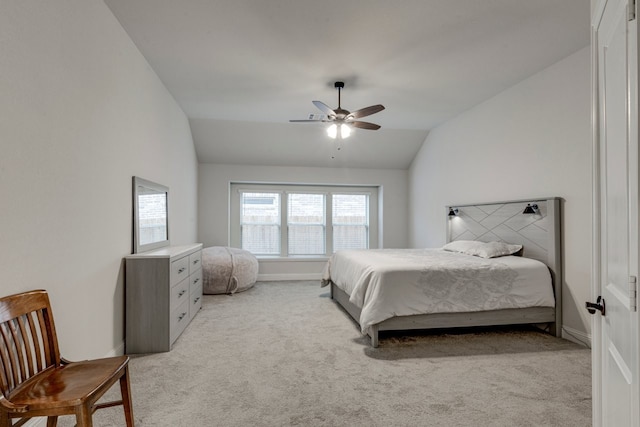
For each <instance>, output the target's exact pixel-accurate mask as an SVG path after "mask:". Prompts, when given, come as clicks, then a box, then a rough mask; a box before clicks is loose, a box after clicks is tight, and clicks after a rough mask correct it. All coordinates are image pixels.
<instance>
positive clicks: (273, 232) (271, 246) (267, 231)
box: [240, 192, 280, 255]
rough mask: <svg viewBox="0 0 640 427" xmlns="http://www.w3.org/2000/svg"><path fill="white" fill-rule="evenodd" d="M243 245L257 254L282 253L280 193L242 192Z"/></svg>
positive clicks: (241, 229)
mask: <svg viewBox="0 0 640 427" xmlns="http://www.w3.org/2000/svg"><path fill="white" fill-rule="evenodd" d="M240 197H241V202H240V206H241V211H240V235H241V241H242V244H241V247H242V248H244V249H246V250H248V251H250V252H252V253H254V254H255V255H278V254H280V193H252V192H243V193H241V196H240Z"/></svg>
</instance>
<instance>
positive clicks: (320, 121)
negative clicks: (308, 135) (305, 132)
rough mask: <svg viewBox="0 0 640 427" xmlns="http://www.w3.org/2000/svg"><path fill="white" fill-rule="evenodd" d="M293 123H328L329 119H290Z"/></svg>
mask: <svg viewBox="0 0 640 427" xmlns="http://www.w3.org/2000/svg"><path fill="white" fill-rule="evenodd" d="M289 121H290V122H292V123H326V122H328V121H329V120H289Z"/></svg>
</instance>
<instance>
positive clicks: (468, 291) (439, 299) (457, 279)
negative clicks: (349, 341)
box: [322, 249, 555, 333]
mask: <svg viewBox="0 0 640 427" xmlns="http://www.w3.org/2000/svg"><path fill="white" fill-rule="evenodd" d="M329 282H333V283H335V284H336V286H338V287H339V288H340V289H342V290H344V291H345V292H346V293H347V294H348V295H349V296H350V298H349V301H351V303H353V304H355V305H356V306H358V307H360V309H361V310H362V311H361V315H360V327H361V328H362V332H363V333H367V332H368V329H369V327H370V326H371V325H374V324H376V323H379V322H382V321H383V320H385V319H388V318H391V317H395V316H406V315H412V314H427V313H455V312H470V311H484V310H498V309H506V308H525V307H554V305H555V300H554V297H553V289H552V285H551V275H550V273H549V269H548V268H547V266H546V265H544V264H543V263H541V262H540V261H536V260H532V259H529V258H523V257H517V256H505V257H499V258H491V259H485V258H479V257H475V256H471V255H462V254H458V253H453V252H447V251H444V250H441V249H367V250H345V251H339V252H337V253H335V254H334V255H333V256H332V257H331V258H330V259H329V261H328V262H327V264H326V266H325V268H324V271H323V273H322V286H326V285H328V284H329Z"/></svg>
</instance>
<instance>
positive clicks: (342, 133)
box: [340, 123, 351, 139]
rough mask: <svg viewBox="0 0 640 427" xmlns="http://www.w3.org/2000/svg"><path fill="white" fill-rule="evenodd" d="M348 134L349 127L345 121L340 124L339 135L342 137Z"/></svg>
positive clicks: (349, 133)
mask: <svg viewBox="0 0 640 427" xmlns="http://www.w3.org/2000/svg"><path fill="white" fill-rule="evenodd" d="M350 135H351V127H350V126H349V125H348V124H346V123H343V124H341V125H340V136H341V137H342V139H344V138H349V136H350Z"/></svg>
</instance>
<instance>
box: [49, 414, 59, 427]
mask: <svg viewBox="0 0 640 427" xmlns="http://www.w3.org/2000/svg"><path fill="white" fill-rule="evenodd" d="M57 425H58V416H57V415H55V416H51V417H47V427H56V426H57Z"/></svg>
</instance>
